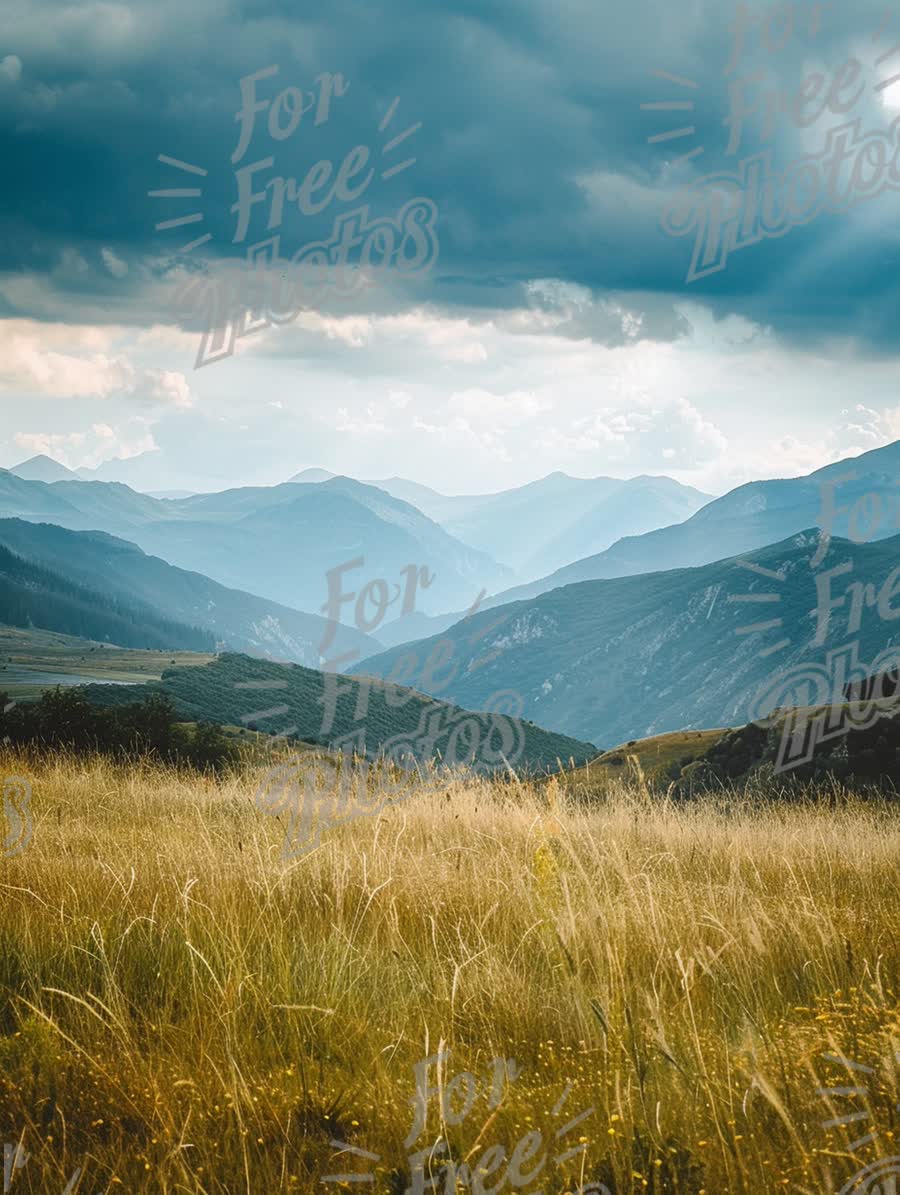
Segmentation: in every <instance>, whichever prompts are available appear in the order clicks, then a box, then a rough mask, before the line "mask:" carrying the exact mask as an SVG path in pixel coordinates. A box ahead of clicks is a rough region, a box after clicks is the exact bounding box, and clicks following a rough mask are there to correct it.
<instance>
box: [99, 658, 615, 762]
mask: <svg viewBox="0 0 900 1195" xmlns="http://www.w3.org/2000/svg"><path fill="white" fill-rule="evenodd" d="M145 688H146V689H147V690H149V691H154V690H159V691H162V692H164V693H166V694H167V695H168V696H169V697H171V698H172V700H173V702H174V703H175V707H176V709H177V711H178V714H179V716H180V717H182V718H184V719H185V720H186V721H190V722H217V723H219V724H222V725H237V726H241V725H243V726H246V727H248V728H250V729H259V730H266V731H269V732H270V733H271V734H273V735H274V734H283V735H287V736H289V737H291V738H296V739H300V740H303V741H305V742H310V743H318V744H321V745H323V746H329V747H337V748H340V747H348V748H351V749H353V750H354V751H356V752H358V753H359V754H360V755H362V754H365V755H367V756H369V757H374V756H375V755H377V754H379V753H382V752H385V753H393V752H397V753H399V754H403V755H406V756H412V757H414V758H415V759H416V760H419V761H420V762H425V761H427V760H431V759H435V758H436V759H439V760H444V761H445V762H449V761H455V762H470V763H471V764H472V766H474V767H475V768H476V769H477V770H483V771H492V770H495V769H503V768H505V763H504V759H506V760H508V761H509V763H510V764H511V765H512V766H514V767H515V768H516V770H521V771H525V772H538V771H552V770H556V769H557V768H558V767H559V766H560V763H561V764H563V765H566V764H572V765H574V766H577V765H579V764H581V763H584V762H586V761H587V760H588V759H591V758H593V757H594V756H595V755H596V754H597V749H596V747H594V746H593V745H592V744H590V743H585V742H580V741H578V740H576V739H573V738H569V737H567V736H566V735H561V734H554V733H552V732H549V731H546V730H543V729H541V728H540V727H538V726H535V725H534V724H533V723H531V722H528V721H525V720H522V719H518V718H506V717H499V716H493V715H490V714H484V713H472V712H470V711H467V710H464V709H461V708H460V707H458V706H454V705H449V704H447V703H445V702H441V701H435V700H433V699H432V698H429V697H425V696H423V695H422V694H421V693H417V692H415V691H414V690H411V689H405V688H401V687H399V686H393V685H386V684H383V683H381V682H378V681H369V680H366V679H358V678H353V677H347V676H339V675H335V674H326V673H322V672H316V671H314V670H313V669H311V668H304V667H302V666H301V665H298V664H274V663H271V662H270V661H268V660H259V659H253V658H251V657H249V656H242V655H235V654H230V653H228V654H223V655H221V656H219V657H217V659H216V660H214V661H213V662H212V663H210V664H207V665H206V666H205V667H202V668H188V669H173V670H167V671H166V672H164V673H163V676H162V680H161V681H160V682H157V683H154V682H150V683H149V684H147V685H146V686H145ZM87 693H88V696H89V698H90V699H91V700H92V701H94V702H102V703H104V704H115V705H119V704H127V703H128V702H130V701H133V700H134V696H133V693H129V689H128V688H127V687H124V686H123V687H112V686H104V685H91V686H89V687H88V689H87Z"/></svg>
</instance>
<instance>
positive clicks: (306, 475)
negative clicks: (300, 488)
mask: <svg viewBox="0 0 900 1195" xmlns="http://www.w3.org/2000/svg"><path fill="white" fill-rule="evenodd" d="M336 476H337V474H335V473H330V472H329V471H328V469H316V468H310V469H301V470H300V472H299V473H295V474H294V476H293V477H289V478H288V483H289V484H290V483H292V482H293V483H296V484H301V485H313V484H316V483H317V482H320V481H331V479H332V478H333V477H336Z"/></svg>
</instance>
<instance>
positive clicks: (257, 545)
mask: <svg viewBox="0 0 900 1195" xmlns="http://www.w3.org/2000/svg"><path fill="white" fill-rule="evenodd" d="M0 516H2V517H11V518H23V519H28V520H30V521H48V522H53V523H56V524H58V525H59V526H62V527H68V528H70V529H73V530H92V531H106V532H108V533H110V534H112V535H118V536H124V537H126V538H127V539H129V540H131V541H133V542H135V543H137V544H139V546H140V547H141V548H143V549H144V551H146V552H150V553H152V554H153V555H156V556H160V557H162V559H163V560H166V561H168V562H169V563H170V564H173V565H177V566H178V567H180V568H185V569H196V570H198V571H200V572H202V573H205V574H206V575H207V576H209V577H212V578H213V579H215V580H216V581H218V582H220V583H221V584H223V585H227V586H230V587H231V588H237V589H243V590H246V591H248V592H253V593H258V594H260V595H261V596H262V597H266V598H269V599H271V600H273V601H277V602H280V603H282V604H283V605H286V606H289V607H291V608H294V609H301V610H306V611H308V612H310V613H318V612H320V611H321V609H322V607H323V605H324V603H325V602H326V600H327V598H328V576H327V574H328V573H329V572H330V571H331V570H333V569H336V568H339V567H340V566H342V565H345V564H347V563H348V562H349V561H350V560H353V559H355V558H357V557H363V558H364V563H363V564H362V565H361V566H359V567H358V568H356V569H354V570H353V571H352V572H351V573H349V574H348V575H347V576H346V578H345V580H344V587H345V591H354V590H357V591H359V590H362V589H363V588H364V587H365V585H366V584H367V583H369V582H373V583H378V582H384V583H385V584H386V585H387V586H388V587H389V593H390V595H391V596H392V597H393V598H394V605H393V606H392V608H391V609H390V611H389V614H388V617H389V618H391V619H393V618H394V617H395V616H396V614H397V613H399V611H400V609H401V607H402V605H403V602H402V600H401V601H397V600H396V597H397V593H396V587H397V586H399V585H402V577H401V573H402V572H403V570H404V569H406V568H408V567H409V566H411V565H412V566H414V567H415V568H419V569H423V568H425V569H427V570H428V573H429V575H430V576H431V577H433V580H432V582H431V584H429V585H428V586H425V585H422V586H420V587H419V590H418V594H417V606H416V608H417V609H418V610H419V611H420V612H422V613H426V614H437V613H441V612H443V611H445V610H448V609H449V610H453V609H458V608H468V606H469V605H471V603H472V602H473V601H474V600H475V598H476V597H477V596H478V594H479V592H480V591H481V590H482V589H487V590H489V591H493V592H496V590H498V589H502V588H503V587H504V585H508V584H509V582H510V581H511V580H512V579H513V576H512V573H511V572H510V571H509V570H508V569H505V568H503V567H501V566H500V565H498V564H497V563H496V562H495V561H494V560H492V559H490V557H488V556H486V555H485V554H484V553H482V552H478V551H475V550H473V549H471V548H469V547H467V546H466V545H465V544H463V543H460V542H459V541H458V540H456V539H454V538H453V537H452V536H451V535H449V534H448V533H447V532H446V531H445V530H444V529H443V528H442V527H440V526H438V524H437V523H434V522H433V521H432V520H431V519H428V518H426V516H425V515H423V514H422V513H421V512H420V511H419V510H417V509H416V508H415V507H413V506H411V505H410V504H409V503H406V502H402V501H400V500H399V499H396V498H392V497H391V496H390V495H389V494H387V493H385V492H384V491H382V490H378V489H376V488H375V487H373V486H365V485H363V484H362V483H360V482H356V481H353V480H352V479H350V478H334V479H333V480H331V481H327V482H323V483H319V484H303V483H300V484H291V483H285V484H284V485H280V486H264V487H245V488H242V489H234V490H226V491H223V492H222V493H218V494H197V495H194V496H193V497H190V498H184V499H173V500H160V499H156V498H151V497H150V496H149V495H146V494H138V493H136V492H135V491H134V490H131V489H129V488H128V487H127V486H122V485H119V484H116V483H112V482H84V481H62V482H56V483H53V484H51V485H47V484H44V483H42V482H37V481H23V480H22V479H20V478H18V477H14V476H13V475H12V474H11V473H9V472H8V471H0ZM370 613H371V612H370ZM341 616H342V617H343V619H344V620H345V621H348V620H349V621H352V620H353V617H354V607H353V604H352V603H350V604H344V605H342V607H341Z"/></svg>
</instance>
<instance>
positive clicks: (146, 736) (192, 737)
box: [0, 687, 239, 772]
mask: <svg viewBox="0 0 900 1195" xmlns="http://www.w3.org/2000/svg"><path fill="white" fill-rule="evenodd" d="M2 741H9V742H11V743H15V744H18V745H22V746H24V745H32V746H37V747H50V748H54V747H56V748H59V747H62V748H67V749H68V750H71V751H76V752H94V751H97V752H100V753H101V754H104V755H113V756H118V757H121V758H129V759H134V758H139V757H145V758H152V759H156V760H159V761H160V762H163V763H171V764H183V765H187V766H189V767H193V768H196V769H198V770H199V771H204V772H209V771H214V772H222V771H225V770H227V769H228V768H229V767H231V766H232V765H233V764H235V763H236V762H237V759H238V756H239V752H238V748H237V746H236V745H235V744H234V743H233V742H232V741H231V740H230V739H228V738H227V737H226V736H225V734H224V733H223V732H222V730H221V729H220V728H219V727H218V726H215V725H213V724H211V723H208V722H201V723H198V724H197V725H195V726H186V725H184V724H183V723H179V722H177V721H176V714H175V707H174V705H173V704H172V701H171V699H170V698H169V697H167V696H166V694H164V693H159V692H156V693H150V694H148V695H146V696H145V697H144V699H143V700H142V701H140V702H136V703H132V704H127V705H118V706H114V707H108V706H96V705H92V704H91V703H90V702H89V701H88V700H87V697H86V696H85V694H84V691H83V690H82V689H79V688H77V687H73V688H67V689H62V688H56V689H51V690H48V691H47V692H46V693H44V695H43V696H42V697H41V698H40V700H39V701H35V702H30V703H28V704H24V705H17V704H16V703H15V702H11V701H9V699H8V698H7V696H6V695H5V694H3V693H0V742H2Z"/></svg>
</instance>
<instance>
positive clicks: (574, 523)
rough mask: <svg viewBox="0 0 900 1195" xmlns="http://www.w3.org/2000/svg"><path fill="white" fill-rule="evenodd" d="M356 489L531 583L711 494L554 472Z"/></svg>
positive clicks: (649, 481) (677, 516) (307, 475)
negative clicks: (446, 485)
mask: <svg viewBox="0 0 900 1195" xmlns="http://www.w3.org/2000/svg"><path fill="white" fill-rule="evenodd" d="M325 476H327V474H326V473H325V470H319V469H307V470H305V472H304V473H300V474H297V476H296V477H295V478H293V479H292V480H295V481H298V480H303V481H307V482H309V481H313V480H322V479H323V478H324V477H325ZM337 480H340V479H337ZM357 484H365V485H368V486H373V487H376V488H377V489H379V490H381V491H383V492H385V493H388V494H390V495H392V496H393V497H395V498H399V499H401V500H402V501H404V502H407V503H410V504H411V505H413V506H415V507H417V508H418V509H419V510H420V511H422V512H423V513H424V514H425V515H427V516H428V518H429V519H433V520H434V521H435V522H436V523H440V525H441V526H442V527H444V528H445V529H446V530H447V531H448V532H449V533H450V534H451V535H452V536H454V537H455V538H456V539H458V540H461V541H462V542H463V543H466V544H470V545H471V546H472V547H473V548H477V549H478V550H480V551H482V552H486V553H488V554H489V555H490V556H491V557H493V559H495V560H500V561H502V562H503V563H504V564H506V565H508V566H509V567H511V568H514V569H515V570H516V571H517V572H518V573H519V574H520V575H521V576H524V577H529V578H530V577H539V576H541V575H543V574H545V573H547V572H549V571H550V570H551V569H556V568H559V567H560V566H561V565H564V564H568V563H569V562H570V561H573V560H578V559H579V558H580V557H583V556H588V555H590V554H592V553H595V552H598V551H600V550H602V549H603V548H606V547H608V546H609V545H610V544H612V543H614V542H615V541H616V540H617V539H619V538H621V537H622V536H623V535H634V534H640V533H642V532H644V531H648V530H651V529H652V528H656V527H663V526H667V525H668V524H670V523H676V522H681V521H682V520H683V519H686V518H688V517H689V516H690V515H692V514H694V512H695V511H696V510H698V509H699V508H700V507H702V506H703V505H704V504H705V503H706V502H709V501H710V496H709V495H708V494H702V493H700V491H699V490H695V489H692V488H691V487H690V486H685V485H681V484H680V483H679V482H677V481H673V480H672V479H671V478H669V477H634V478H631V479H630V480H627V481H623V480H621V479H619V478H615V477H590V478H580V477H570V476H568V474H566V473H551V474H550V475H549V476H547V477H544V478H541V479H540V480H539V481H533V482H529V483H528V484H527V485H524V486H518V487H516V488H514V489H510V490H500V491H499V492H497V493H494V494H467V495H460V496H447V495H446V494H440V493H438V492H437V491H436V490H433V489H431V488H430V487H428V486H425V485H421V484H419V483H418V482H412V481H407V480H405V479H404V478H401V477H390V478H387V479H385V480H381V481H368V482H365V483H357Z"/></svg>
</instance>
